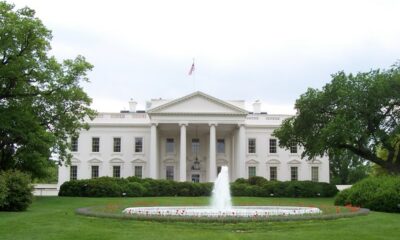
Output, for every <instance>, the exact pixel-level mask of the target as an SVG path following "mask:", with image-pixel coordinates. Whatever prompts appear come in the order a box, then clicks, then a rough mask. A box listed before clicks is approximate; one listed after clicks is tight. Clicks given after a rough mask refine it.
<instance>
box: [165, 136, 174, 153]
mask: <svg viewBox="0 0 400 240" xmlns="http://www.w3.org/2000/svg"><path fill="white" fill-rule="evenodd" d="M166 148H167V153H173V152H174V148H175V144H174V139H173V138H167V145H166Z"/></svg>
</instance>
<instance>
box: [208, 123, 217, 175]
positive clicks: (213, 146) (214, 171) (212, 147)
mask: <svg viewBox="0 0 400 240" xmlns="http://www.w3.org/2000/svg"><path fill="white" fill-rule="evenodd" d="M209 125H210V165H209V171H208V181H209V182H214V181H215V179H216V178H217V162H216V132H215V127H216V126H217V124H216V123H210V124H209Z"/></svg>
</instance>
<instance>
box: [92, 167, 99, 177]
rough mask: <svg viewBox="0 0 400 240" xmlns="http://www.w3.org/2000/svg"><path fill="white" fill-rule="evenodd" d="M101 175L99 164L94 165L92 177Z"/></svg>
mask: <svg viewBox="0 0 400 240" xmlns="http://www.w3.org/2000/svg"><path fill="white" fill-rule="evenodd" d="M98 177H99V166H92V178H98Z"/></svg>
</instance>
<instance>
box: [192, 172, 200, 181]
mask: <svg viewBox="0 0 400 240" xmlns="http://www.w3.org/2000/svg"><path fill="white" fill-rule="evenodd" d="M192 182H194V183H198V182H200V174H192Z"/></svg>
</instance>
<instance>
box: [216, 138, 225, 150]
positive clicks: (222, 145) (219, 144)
mask: <svg viewBox="0 0 400 240" xmlns="http://www.w3.org/2000/svg"><path fill="white" fill-rule="evenodd" d="M217 153H225V139H217Z"/></svg>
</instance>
